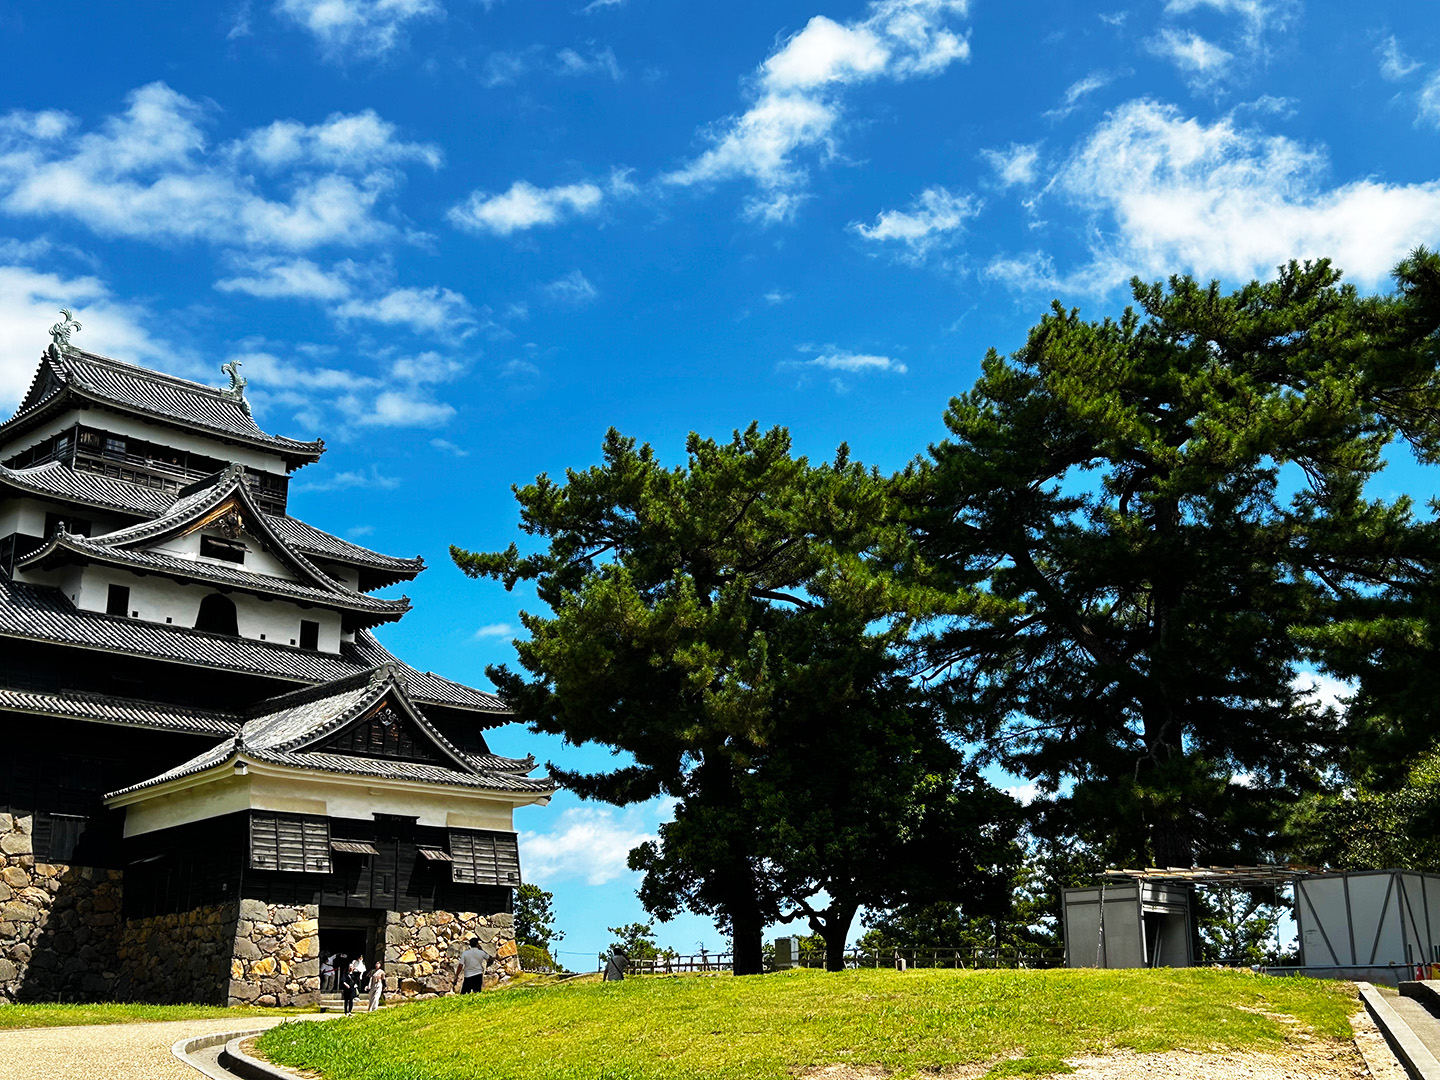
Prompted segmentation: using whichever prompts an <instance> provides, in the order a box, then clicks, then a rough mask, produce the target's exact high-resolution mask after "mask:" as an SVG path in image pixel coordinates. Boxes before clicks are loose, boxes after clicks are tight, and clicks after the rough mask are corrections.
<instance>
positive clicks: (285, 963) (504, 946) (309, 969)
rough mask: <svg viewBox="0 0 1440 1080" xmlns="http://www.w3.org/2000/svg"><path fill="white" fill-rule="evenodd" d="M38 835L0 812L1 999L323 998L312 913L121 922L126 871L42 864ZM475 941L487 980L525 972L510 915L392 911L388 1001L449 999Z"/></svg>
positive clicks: (203, 912)
mask: <svg viewBox="0 0 1440 1080" xmlns="http://www.w3.org/2000/svg"><path fill="white" fill-rule="evenodd" d="M31 826H32V818H31V817H30V816H29V815H24V814H15V815H12V814H0V1002H4V1001H12V1002H18V1001H105V1000H110V1001H143V1002H150V1003H154V1004H178V1003H185V1002H193V1003H197V1004H214V1005H225V1004H230V1005H261V1006H272V1007H273V1006H286V1005H313V1004H315V1003H316V1002H318V1001H319V999H320V921H319V908H317V907H316V906H315V905H313V904H312V905H297V906H285V905H280V904H266V903H262V902H261V901H258V900H241V901H238V902H232V903H228V904H218V905H213V906H209V907H203V908H197V909H195V910H192V911H183V912H176V913H173V914H168V915H156V916H151V917H149V918H144V919H131V920H128V921H126V920H124V919H122V917H121V901H122V875H121V873H120V871H118V870H101V869H96V868H93V867H87V866H62V865H52V864H49V863H43V862H36V861H35V856H34V854H33V849H32V845H31ZM472 937H473V938H476V939H478V940H479V942H480V947H481V949H482V950H484V951H485V952H486V953H487V954H488V955H489V956H490V957H491V958H492V963H491V966H490V972H491V975H490V977H489V978H488V979H487V983H493V982H494V981H495V980H498V979H499V978H503V977H506V976H513V975H517V974H519V971H520V965H519V958H518V956H517V955H516V952H517V950H516V946H515V926H514V919H513V917H512V916H510V915H507V914H503V913H501V914H495V915H481V914H478V913H476V912H473V911H460V912H450V911H414V912H394V911H392V912H388V913H387V915H386V924H385V928H384V945H385V970H386V975H387V979H386V993H387V994H388V995H390V996H392V997H396V998H400V999H416V998H430V997H437V996H439V995H441V994H446V993H450V992H451V991H453V990H454V989H455V988H456V985H457V975H458V971H459V956H460V953H461V952H462V951H463V950H464V949H465V947H466V946H467V945H468V943H469V941H470V939H471V938H472Z"/></svg>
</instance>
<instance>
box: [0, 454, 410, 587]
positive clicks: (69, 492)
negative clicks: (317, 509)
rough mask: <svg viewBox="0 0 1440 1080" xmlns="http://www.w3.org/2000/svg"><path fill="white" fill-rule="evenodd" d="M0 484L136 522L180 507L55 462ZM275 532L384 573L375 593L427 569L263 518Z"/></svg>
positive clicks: (303, 526) (292, 521) (281, 519)
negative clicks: (128, 516) (133, 518)
mask: <svg viewBox="0 0 1440 1080" xmlns="http://www.w3.org/2000/svg"><path fill="white" fill-rule="evenodd" d="M0 484H8V485H10V486H11V487H13V488H16V489H18V490H20V491H25V492H29V493H31V494H35V495H40V496H42V497H46V498H53V499H58V500H61V501H67V502H78V503H82V504H83V505H85V506H89V507H93V508H95V509H100V510H116V511H119V512H120V513H125V514H133V515H135V516H136V517H145V518H153V517H158V516H161V515H164V514H166V513H168V512H169V511H170V510H171V507H173V506H174V504H175V502H176V497H175V495H174V494H172V493H170V492H166V491H160V490H158V489H156V488H149V487H144V486H142V485H140V484H132V483H130V482H128V481H126V480H116V479H113V478H111V477H108V476H101V475H100V474H98V473H92V472H84V471H82V470H77V469H72V468H70V467H69V466H67V465H62V464H61V463H59V462H58V461H52V462H49V463H48V464H45V465H36V466H33V467H31V468H28V469H7V468H5V467H4V466H3V465H0ZM264 516H265V518H266V519H267V521H268V523H269V524H270V526H271V527H272V528H273V529H274V530H275V532H276V533H278V534H279V535H281V536H283V537H285V539H286V540H288V541H289V542H290V545H291V547H292V548H294V549H296V550H298V551H301V552H304V553H305V554H307V555H311V556H318V557H319V558H322V559H328V560H330V561H332V562H339V563H345V564H347V565H354V566H362V567H368V568H371V569H374V570H377V571H383V573H381V574H378V575H375V576H376V578H377V579H378V580H377V583H376V585H375V586H373V587H375V588H379V587H383V586H384V585H388V584H392V583H393V582H396V581H402V580H408V579H410V578H413V577H414V576H415V575H416V574H418V573H420V571H421V570H424V569H425V560H424V559H421V558H414V559H405V558H401V557H399V556H396V555H385V554H383V553H381V552H379V551H371V550H370V549H369V548H365V547H361V546H360V545H359V544H352V543H350V541H348V540H342V539H340V537H338V536H332V535H330V534H329V533H327V532H325V531H323V530H321V529H317V528H315V526H313V525H310V524H307V523H306V522H304V521H301V520H299V519H298V518H293V517H289V516H282V515H275V514H266V515H264Z"/></svg>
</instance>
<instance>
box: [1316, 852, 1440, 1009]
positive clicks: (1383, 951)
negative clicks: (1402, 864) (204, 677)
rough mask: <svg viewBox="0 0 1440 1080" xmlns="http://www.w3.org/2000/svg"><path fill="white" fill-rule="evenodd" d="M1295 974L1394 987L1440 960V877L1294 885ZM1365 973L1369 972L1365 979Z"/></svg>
mask: <svg viewBox="0 0 1440 1080" xmlns="http://www.w3.org/2000/svg"><path fill="white" fill-rule="evenodd" d="M1295 921H1296V924H1297V926H1298V929H1299V936H1300V967H1299V969H1298V970H1299V971H1300V972H1302V973H1303V974H1306V975H1317V976H1325V975H1327V974H1328V975H1329V976H1330V977H1333V978H1343V979H1355V978H1366V979H1370V980H1371V981H1376V980H1383V981H1386V982H1394V981H1395V978H1396V972H1395V971H1394V970H1393V969H1395V968H1401V969H1406V968H1408V969H1411V970H1410V971H1408V972H1406V977H1409V978H1414V977H1415V975H1414V971H1413V968H1414V967H1415V965H1417V964H1429V963H1434V962H1436V961H1440V874H1422V873H1417V872H1415V871H1411V870H1361V871H1353V872H1350V873H1339V874H1312V875H1309V876H1306V877H1298V878H1296V879H1295ZM1365 969H1371V970H1370V971H1369V972H1368V973H1366V974H1362V973H1361V972H1364V971H1365Z"/></svg>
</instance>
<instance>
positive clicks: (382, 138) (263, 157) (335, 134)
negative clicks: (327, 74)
mask: <svg viewBox="0 0 1440 1080" xmlns="http://www.w3.org/2000/svg"><path fill="white" fill-rule="evenodd" d="M398 131H399V129H398V128H396V126H395V125H394V124H392V123H390V122H389V121H388V120H383V119H381V118H380V116H379V114H377V113H376V112H375V111H374V110H373V109H366V110H365V111H364V112H361V113H350V114H345V113H333V114H331V115H330V116H329V117H327V118H326V119H325V121H324V123H320V124H310V125H307V124H302V123H300V122H298V121H296V120H276V121H275V122H274V123H272V124H268V125H266V126H265V127H263V128H256V129H255V130H254V131H251V132H249V133H248V134H247V135H246V136H245V137H244V138H242V139H238V140H236V141H235V142H234V143H232V144H230V146H229V148H228V149H229V150H230V151H231V152H232V153H234V154H237V155H239V156H240V157H242V158H244V159H247V160H250V161H254V162H256V163H257V164H259V165H262V166H264V167H265V168H267V169H283V168H293V167H295V166H300V165H305V166H315V165H320V166H325V167H328V168H335V169H347V170H360V171H363V170H366V169H371V168H374V167H375V166H377V165H395V164H398V163H400V162H403V161H419V162H422V163H423V164H426V165H429V166H430V167H431V168H432V169H438V168H439V167H440V166H441V164H443V162H444V157H443V155H442V154H441V153H440V150H439V148H438V147H436V146H433V145H430V144H428V143H409V142H403V141H401V140H400V139H398V138H397V137H396V136H397V133H398Z"/></svg>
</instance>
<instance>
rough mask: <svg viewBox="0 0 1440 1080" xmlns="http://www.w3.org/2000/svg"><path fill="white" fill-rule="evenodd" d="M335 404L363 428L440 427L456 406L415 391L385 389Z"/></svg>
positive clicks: (347, 398)
mask: <svg viewBox="0 0 1440 1080" xmlns="http://www.w3.org/2000/svg"><path fill="white" fill-rule="evenodd" d="M336 404H337V405H339V406H340V409H341V410H342V411H343V412H344V413H345V414H346V415H347V416H348V417H349V419H350V420H351V422H352V423H356V424H359V425H360V426H362V427H440V426H441V425H443V424H446V423H448V422H449V421H450V419H451V418H452V417H453V416H454V415H455V407H454V406H453V405H448V404H446V403H445V402H443V401H432V400H430V399H429V398H428V397H426V396H425V395H423V394H421V393H419V392H417V391H413V390H384V391H382V392H381V393H379V394H376V395H375V396H374V397H373V398H369V399H362V398H358V397H355V396H346V397H342V398H341V399H340V400H339V401H338V402H336Z"/></svg>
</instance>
